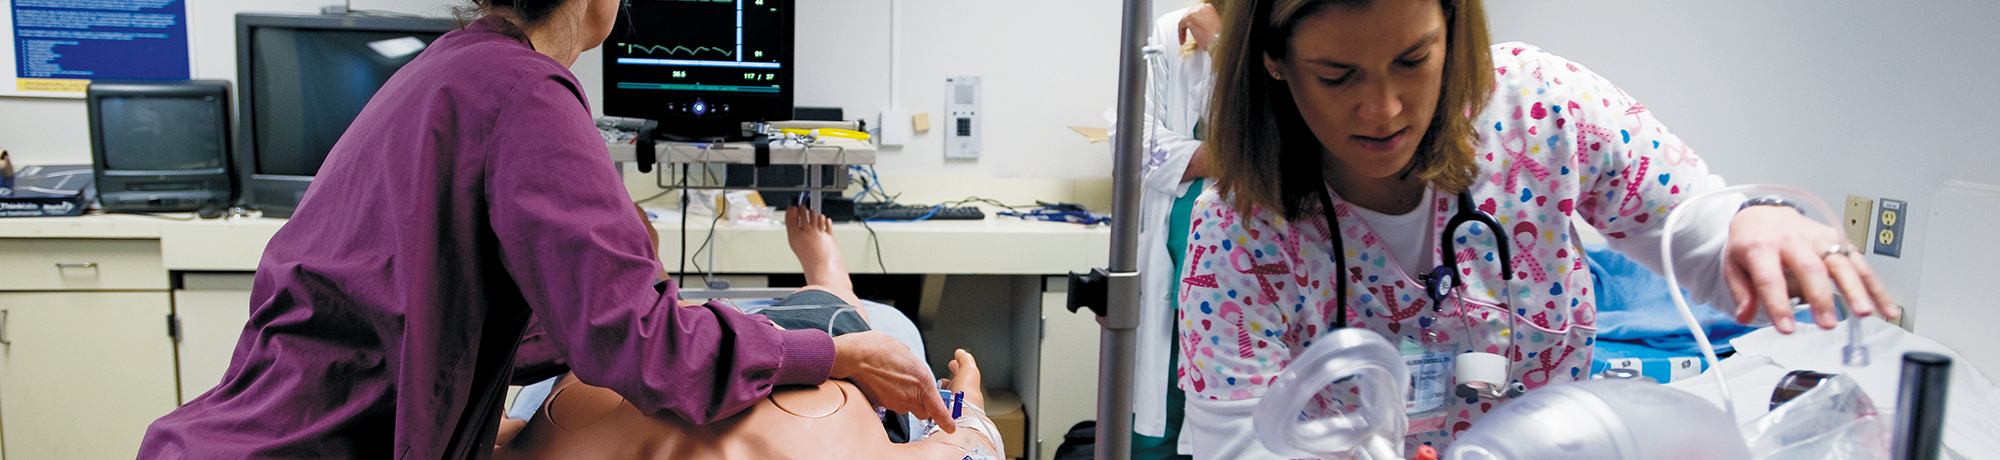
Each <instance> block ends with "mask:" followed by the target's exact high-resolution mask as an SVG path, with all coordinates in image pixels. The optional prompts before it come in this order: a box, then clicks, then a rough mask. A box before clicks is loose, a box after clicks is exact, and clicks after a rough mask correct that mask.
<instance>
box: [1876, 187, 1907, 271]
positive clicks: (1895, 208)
mask: <svg viewBox="0 0 2000 460" xmlns="http://www.w3.org/2000/svg"><path fill="white" fill-rule="evenodd" d="M1909 207H1910V204H1909V203H1906V202H1903V201H1899V200H1891V199H1888V198H1883V199H1882V209H1881V210H1880V211H1878V212H1876V213H1875V253H1876V254H1881V255H1885V256H1889V257H1895V258H1899V259H1900V258H1902V257H1903V240H1904V239H1905V236H1907V235H1904V234H1903V227H1904V224H1906V223H1908V222H1909V220H1910V215H1909V214H1910V213H1909V212H1908V211H1909Z"/></svg>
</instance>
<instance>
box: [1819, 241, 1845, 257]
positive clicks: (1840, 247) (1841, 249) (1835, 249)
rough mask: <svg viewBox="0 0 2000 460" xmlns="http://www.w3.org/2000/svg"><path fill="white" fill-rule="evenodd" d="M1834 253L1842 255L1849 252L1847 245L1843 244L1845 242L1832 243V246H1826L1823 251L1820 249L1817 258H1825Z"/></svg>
mask: <svg viewBox="0 0 2000 460" xmlns="http://www.w3.org/2000/svg"><path fill="white" fill-rule="evenodd" d="M1834 254H1840V255H1843V256H1844V255H1847V254H1849V250H1848V249H1847V245H1845V244H1836V245H1833V246H1830V247H1827V248H1826V250H1825V251H1821V252H1820V254H1819V258H1821V259H1825V258H1827V256H1831V255H1834Z"/></svg>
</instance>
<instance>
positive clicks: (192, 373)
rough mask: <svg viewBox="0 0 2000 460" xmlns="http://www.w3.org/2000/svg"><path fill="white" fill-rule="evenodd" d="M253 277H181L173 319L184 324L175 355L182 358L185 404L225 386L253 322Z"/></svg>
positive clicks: (182, 389)
mask: <svg viewBox="0 0 2000 460" xmlns="http://www.w3.org/2000/svg"><path fill="white" fill-rule="evenodd" d="M252 278H253V277H252V275H251V274H249V273H184V274H182V275H181V287H180V289H175V290H174V316H175V317H176V318H178V319H179V320H180V343H179V346H177V347H175V350H174V352H175V356H176V357H178V358H179V359H180V371H181V372H180V382H179V383H180V391H181V394H180V396H181V399H180V402H181V403H182V404H186V403H187V402H188V401H189V400H193V399H194V398H195V397H196V396H201V394H202V393H206V392H208V390H209V389H211V388H215V385H216V384H217V383H221V382H222V373H223V372H224V371H227V370H228V369H229V359H230V358H231V357H233V356H234V355H235V353H236V341H237V339H238V338H239V337H242V335H243V325H244V324H246V323H249V322H250V284H251V279H252Z"/></svg>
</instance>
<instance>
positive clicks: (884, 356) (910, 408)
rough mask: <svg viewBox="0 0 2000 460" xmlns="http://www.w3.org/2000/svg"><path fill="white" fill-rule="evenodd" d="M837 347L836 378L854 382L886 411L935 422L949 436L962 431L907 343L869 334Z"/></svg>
mask: <svg viewBox="0 0 2000 460" xmlns="http://www.w3.org/2000/svg"><path fill="white" fill-rule="evenodd" d="M833 348H834V358H833V374H832V377H833V378H837V379H846V380H847V381H850V382H854V386H855V387H858V388H860V389H861V394H863V395H867V396H868V400H869V401H874V402H875V404H876V405H879V406H882V407H883V408H886V409H889V410H893V411H897V412H905V413H910V414H916V415H917V418H923V419H929V420H932V421H935V422H937V424H938V426H939V427H942V428H944V431H945V432H946V433H950V432H954V431H957V430H958V425H957V424H955V423H953V422H952V420H951V411H950V410H949V409H947V408H946V407H945V406H944V400H943V399H941V398H938V393H937V386H936V384H935V383H934V382H932V381H931V380H930V373H929V372H927V371H926V370H925V369H926V367H925V365H924V362H923V360H921V359H918V358H917V355H915V354H912V353H910V347H909V346H907V345H904V344H903V342H899V341H897V340H896V339H895V338H893V337H889V335H888V334H883V333H881V332H880V331H867V332H857V333H853V334H842V335H841V336H839V337H834V338H833Z"/></svg>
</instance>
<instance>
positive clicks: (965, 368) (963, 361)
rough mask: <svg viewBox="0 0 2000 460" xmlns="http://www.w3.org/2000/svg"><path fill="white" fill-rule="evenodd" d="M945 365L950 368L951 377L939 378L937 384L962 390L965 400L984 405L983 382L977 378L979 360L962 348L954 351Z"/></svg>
mask: <svg viewBox="0 0 2000 460" xmlns="http://www.w3.org/2000/svg"><path fill="white" fill-rule="evenodd" d="M945 367H949V368H951V378H948V379H942V380H939V381H938V386H940V387H943V388H944V389H946V390H951V391H963V392H965V402H967V403H971V404H973V405H976V406H979V407H982V408H984V407H986V388H985V387H983V386H982V385H983V384H984V383H985V382H984V381H983V380H982V379H980V378H979V362H978V361H974V360H973V359H972V353H971V352H968V351H965V350H963V349H960V350H958V351H956V352H954V353H953V354H952V359H951V362H949V363H945Z"/></svg>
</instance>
